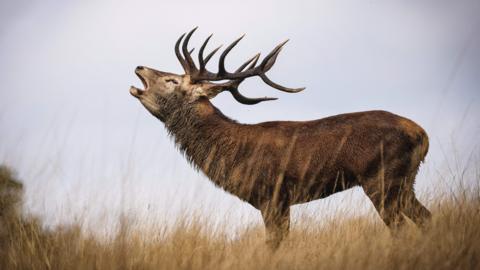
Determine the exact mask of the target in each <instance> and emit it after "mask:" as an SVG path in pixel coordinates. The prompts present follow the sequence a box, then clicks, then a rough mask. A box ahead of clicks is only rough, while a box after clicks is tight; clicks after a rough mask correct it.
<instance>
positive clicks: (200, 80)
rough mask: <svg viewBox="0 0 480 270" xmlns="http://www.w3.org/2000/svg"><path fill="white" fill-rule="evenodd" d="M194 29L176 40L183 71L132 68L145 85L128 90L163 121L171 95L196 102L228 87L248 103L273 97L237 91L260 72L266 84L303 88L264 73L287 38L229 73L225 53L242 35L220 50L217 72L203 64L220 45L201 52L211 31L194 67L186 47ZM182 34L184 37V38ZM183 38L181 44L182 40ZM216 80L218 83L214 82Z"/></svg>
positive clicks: (294, 90)
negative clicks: (242, 84)
mask: <svg viewBox="0 0 480 270" xmlns="http://www.w3.org/2000/svg"><path fill="white" fill-rule="evenodd" d="M196 29H197V28H194V29H193V30H192V31H190V32H189V33H188V34H187V35H186V37H185V34H183V35H182V36H181V37H180V38H179V39H178V40H177V43H176V44H175V54H176V56H177V58H178V60H179V61H180V64H181V65H182V67H183V69H184V70H185V74H183V75H177V74H173V73H168V72H162V71H158V70H154V69H152V68H147V67H143V66H139V67H137V68H136V69H135V73H136V74H137V76H138V77H139V78H140V80H141V81H142V83H143V86H144V88H145V89H144V90H142V89H139V88H136V87H134V86H132V87H131V88H130V93H131V94H132V95H133V96H134V97H136V98H138V99H139V100H140V102H141V103H142V104H143V105H144V106H145V108H147V110H148V111H150V112H151V113H152V114H153V115H155V116H157V117H158V118H159V119H160V120H162V121H165V117H166V112H165V111H164V110H165V108H164V106H163V105H164V101H165V100H167V99H169V98H172V97H175V98H179V99H180V100H182V101H183V102H185V104H188V103H193V102H196V101H198V100H199V99H200V98H202V97H205V98H208V99H210V98H213V97H215V96H216V95H217V94H219V93H220V92H223V91H229V92H230V93H231V94H232V96H233V97H234V98H235V100H237V101H238V102H240V103H242V104H247V105H253V104H257V103H259V102H262V101H267V100H275V99H276V98H270V97H263V98H248V97H245V96H243V95H242V94H240V92H239V91H238V86H239V85H240V83H242V82H243V80H245V79H246V78H249V77H253V76H259V77H260V78H261V79H262V80H263V81H264V82H265V83H266V84H268V85H270V86H271V87H273V88H276V89H278V90H280V91H284V92H289V93H296V92H300V91H302V90H304V89H305V88H287V87H284V86H281V85H279V84H276V83H274V82H273V81H271V80H270V79H269V78H268V77H267V75H266V74H265V73H266V72H267V71H269V70H270V69H271V68H272V66H273V65H274V64H275V60H276V59H277V56H278V54H279V53H280V51H281V50H282V47H283V45H285V43H286V42H287V41H285V42H282V43H280V44H279V45H278V46H277V47H275V48H274V49H273V50H272V51H271V52H270V53H269V54H268V55H267V56H266V57H265V58H264V59H263V60H262V61H261V62H260V63H259V64H258V65H257V63H258V60H259V58H260V54H259V53H258V54H256V55H255V56H254V57H252V58H250V59H249V60H247V61H246V62H245V63H244V64H242V65H241V66H240V67H239V68H238V69H237V70H236V71H235V72H233V73H230V72H228V71H227V70H226V69H225V57H226V56H227V54H228V53H229V52H230V51H231V50H232V48H233V47H235V45H237V44H238V42H240V40H241V39H242V38H243V36H242V37H240V38H238V39H237V40H235V41H234V42H232V43H231V44H230V45H229V46H228V47H227V48H226V49H225V50H224V51H223V53H222V54H221V55H220V59H219V63H218V71H217V73H212V72H210V71H208V70H207V69H206V65H207V63H208V61H209V60H210V59H211V58H212V56H213V55H214V54H215V53H216V52H217V51H218V50H219V49H220V47H218V48H216V49H214V50H213V51H212V52H211V53H209V54H208V55H207V56H206V57H204V56H203V52H204V50H205V47H206V46H207V43H208V41H209V40H210V38H211V37H212V35H210V36H209V37H208V38H207V39H206V40H205V42H204V43H203V45H202V46H201V47H200V50H199V53H198V63H199V67H198V68H197V66H196V65H195V62H194V61H193V59H192V56H191V53H192V51H193V49H192V50H190V51H189V50H188V42H189V40H190V37H191V36H192V34H193V33H194V32H195V30H196ZM184 37H185V40H183V38H184ZM182 40H183V44H181V43H182ZM180 46H181V49H180ZM216 81H217V83H215V82H216ZM218 81H223V82H218Z"/></svg>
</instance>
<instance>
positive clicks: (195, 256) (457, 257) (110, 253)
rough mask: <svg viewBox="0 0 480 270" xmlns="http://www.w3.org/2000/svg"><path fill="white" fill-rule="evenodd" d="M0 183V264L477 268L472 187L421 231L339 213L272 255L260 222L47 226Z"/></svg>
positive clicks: (298, 232)
mask: <svg viewBox="0 0 480 270" xmlns="http://www.w3.org/2000/svg"><path fill="white" fill-rule="evenodd" d="M0 187H1V190H0V191H1V193H0V195H1V196H0V197H1V204H2V208H1V209H0V210H1V211H2V212H0V214H1V216H0V218H1V220H0V226H1V228H0V229H1V230H0V269H480V195H479V194H474V195H472V194H473V193H472V192H468V193H465V194H463V195H462V196H461V198H459V196H456V197H452V199H444V200H442V201H437V202H434V203H430V208H431V210H432V213H433V220H432V221H431V223H430V224H428V227H427V228H426V229H425V230H424V231H421V230H419V229H417V228H416V227H415V226H413V225H411V224H409V225H407V226H405V227H404V228H403V229H402V230H400V231H398V232H397V233H395V234H394V235H391V234H390V233H389V231H388V230H387V229H386V228H385V226H384V225H383V224H382V223H380V220H379V218H377V217H375V216H374V215H373V214H372V215H370V216H364V217H360V218H349V217H338V218H335V219H332V220H330V221H329V222H326V223H325V224H323V225H318V224H308V222H307V224H304V223H302V225H300V226H294V228H293V230H292V231H291V233H290V235H289V237H288V239H287V240H286V241H285V242H284V243H283V244H282V245H281V247H280V248H279V249H278V250H277V251H275V252H272V251H270V250H269V249H268V248H267V247H266V246H265V245H264V232H263V228H262V227H255V228H251V229H250V230H249V231H246V232H243V233H242V235H239V236H238V237H234V238H233V239H232V237H228V236H227V235H226V234H225V233H222V232H221V230H220V231H219V230H218V228H216V229H214V228H213V227H212V226H210V225H208V223H206V222H202V221H192V222H190V223H188V222H187V221H186V222H181V221H179V223H178V225H177V226H176V227H175V229H174V230H172V231H170V230H165V228H161V227H157V228H155V231H151V230H147V231H146V230H135V229H129V227H133V226H129V225H130V224H129V223H128V222H125V223H123V226H120V227H121V230H120V231H119V233H118V234H117V235H116V237H113V238H110V239H107V240H105V239H98V238H95V237H93V236H89V235H87V234H85V233H83V232H82V229H81V228H80V227H79V226H71V227H65V228H57V229H55V230H50V231H48V230H45V229H43V228H42V226H41V224H40V222H39V221H38V220H35V219H32V218H26V217H22V216H21V214H20V213H19V211H18V208H17V207H16V205H17V204H18V203H19V197H18V196H15V195H14V194H18V191H19V190H21V185H18V184H16V180H15V179H14V178H12V175H11V174H10V172H9V171H8V170H7V169H5V168H1V170H0ZM6 194H8V196H7V195H6ZM467 194H469V195H467ZM432 205H433V206H432ZM306 227H308V228H306Z"/></svg>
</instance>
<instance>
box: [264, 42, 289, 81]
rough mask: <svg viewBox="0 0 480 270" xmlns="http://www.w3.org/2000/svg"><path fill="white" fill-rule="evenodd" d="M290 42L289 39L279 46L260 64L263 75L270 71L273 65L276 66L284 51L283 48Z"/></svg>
mask: <svg viewBox="0 0 480 270" xmlns="http://www.w3.org/2000/svg"><path fill="white" fill-rule="evenodd" d="M287 42H288V39H287V40H285V41H284V42H282V43H280V44H278V45H277V46H276V47H275V48H274V49H273V50H272V51H271V52H270V53H269V54H267V56H265V58H264V59H263V60H262V63H261V64H260V67H261V70H262V71H263V73H265V72H267V71H269V70H270V69H271V68H272V66H273V64H275V60H276V59H277V56H278V54H279V53H280V52H281V51H282V48H283V46H284V45H285V44H286V43H287Z"/></svg>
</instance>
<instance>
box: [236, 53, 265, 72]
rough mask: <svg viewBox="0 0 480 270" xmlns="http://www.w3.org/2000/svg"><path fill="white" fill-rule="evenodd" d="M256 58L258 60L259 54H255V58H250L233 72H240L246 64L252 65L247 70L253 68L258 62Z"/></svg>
mask: <svg viewBox="0 0 480 270" xmlns="http://www.w3.org/2000/svg"><path fill="white" fill-rule="evenodd" d="M258 58H260V53H257V54H256V55H255V56H253V57H252V58H250V59H248V60H247V61H246V62H245V63H243V64H242V65H241V66H240V67H238V69H237V70H236V71H235V72H242V71H243V70H244V69H245V67H246V66H248V64H250V63H252V64H251V65H250V67H249V68H248V69H251V68H253V67H254V66H255V65H256V64H257V61H258Z"/></svg>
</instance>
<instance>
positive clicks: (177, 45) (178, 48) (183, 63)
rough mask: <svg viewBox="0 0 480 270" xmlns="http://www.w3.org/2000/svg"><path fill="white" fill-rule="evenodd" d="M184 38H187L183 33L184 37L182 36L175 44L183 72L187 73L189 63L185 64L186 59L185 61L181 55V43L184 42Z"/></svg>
mask: <svg viewBox="0 0 480 270" xmlns="http://www.w3.org/2000/svg"><path fill="white" fill-rule="evenodd" d="M184 36H185V33H183V35H181V36H180V38H179V39H178V40H177V42H176V43H175V55H176V56H177V59H178V61H179V62H180V64H181V65H182V67H183V70H184V71H185V72H187V70H188V66H187V63H186V62H185V59H183V56H182V54H181V53H180V43H181V42H182V39H183V37H184Z"/></svg>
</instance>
